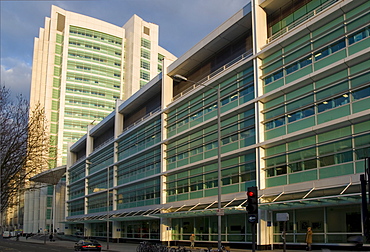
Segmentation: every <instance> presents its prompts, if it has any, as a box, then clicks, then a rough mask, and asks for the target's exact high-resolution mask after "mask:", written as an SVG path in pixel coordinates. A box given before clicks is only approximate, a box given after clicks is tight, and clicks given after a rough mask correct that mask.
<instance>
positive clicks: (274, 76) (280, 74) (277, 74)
mask: <svg viewBox="0 0 370 252" xmlns="http://www.w3.org/2000/svg"><path fill="white" fill-rule="evenodd" d="M281 78H283V70H279V71H277V72H275V73H273V74H271V75H269V76H267V77H266V78H265V79H264V82H265V85H268V84H270V83H271V82H273V81H276V80H278V79H281Z"/></svg>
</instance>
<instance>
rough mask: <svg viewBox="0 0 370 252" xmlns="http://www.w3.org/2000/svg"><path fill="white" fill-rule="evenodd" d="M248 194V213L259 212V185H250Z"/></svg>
mask: <svg viewBox="0 0 370 252" xmlns="http://www.w3.org/2000/svg"><path fill="white" fill-rule="evenodd" d="M247 196H248V199H247V211H248V214H258V197H257V196H258V195H257V187H256V186H252V187H248V191H247Z"/></svg>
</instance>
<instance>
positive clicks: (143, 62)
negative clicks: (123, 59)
mask: <svg viewBox="0 0 370 252" xmlns="http://www.w3.org/2000/svg"><path fill="white" fill-rule="evenodd" d="M140 67H141V68H144V69H146V70H150V63H149V62H148V61H146V60H141V61H140Z"/></svg>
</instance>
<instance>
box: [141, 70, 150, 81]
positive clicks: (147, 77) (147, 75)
mask: <svg viewBox="0 0 370 252" xmlns="http://www.w3.org/2000/svg"><path fill="white" fill-rule="evenodd" d="M140 79H143V80H147V81H149V80H150V73H148V72H146V71H143V70H141V71H140Z"/></svg>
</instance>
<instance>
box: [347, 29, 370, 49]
mask: <svg viewBox="0 0 370 252" xmlns="http://www.w3.org/2000/svg"><path fill="white" fill-rule="evenodd" d="M369 33H370V27H366V28H364V29H361V30H359V31H357V32H355V33H353V34H351V35H349V36H348V44H350V45H352V44H353V43H356V42H358V41H360V40H363V39H365V38H367V37H369Z"/></svg>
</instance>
